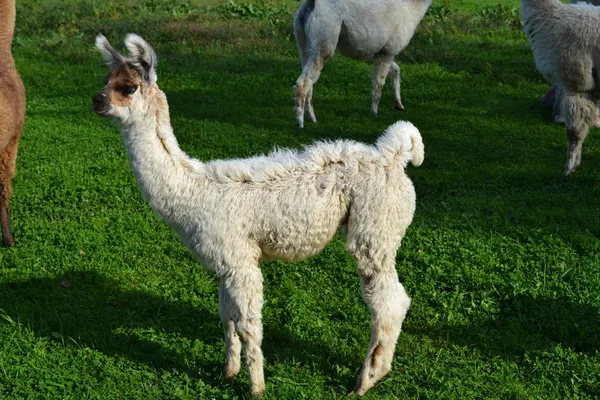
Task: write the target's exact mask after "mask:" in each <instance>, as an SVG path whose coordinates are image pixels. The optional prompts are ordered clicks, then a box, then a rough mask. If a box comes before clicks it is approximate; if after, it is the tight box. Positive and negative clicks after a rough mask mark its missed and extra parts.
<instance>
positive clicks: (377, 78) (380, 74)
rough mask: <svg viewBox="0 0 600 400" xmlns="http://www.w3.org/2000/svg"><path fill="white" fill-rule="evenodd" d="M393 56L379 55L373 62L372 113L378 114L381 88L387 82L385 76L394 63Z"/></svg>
mask: <svg viewBox="0 0 600 400" xmlns="http://www.w3.org/2000/svg"><path fill="white" fill-rule="evenodd" d="M392 62H393V58H392V57H389V56H379V57H376V58H375V61H374V62H373V75H372V80H373V91H372V96H371V113H372V114H373V115H377V111H378V107H379V100H380V99H381V89H382V88H383V85H384V84H385V78H386V76H387V74H388V71H389V70H390V66H391V65H392Z"/></svg>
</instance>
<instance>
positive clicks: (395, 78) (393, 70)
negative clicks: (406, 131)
mask: <svg viewBox="0 0 600 400" xmlns="http://www.w3.org/2000/svg"><path fill="white" fill-rule="evenodd" d="M388 76H389V77H390V78H391V81H392V89H393V90H394V99H395V100H396V101H395V103H394V108H396V109H397V110H400V111H404V110H405V108H404V106H403V105H402V99H401V98H400V81H401V78H400V66H399V65H398V64H396V63H395V62H392V65H391V67H390V72H388Z"/></svg>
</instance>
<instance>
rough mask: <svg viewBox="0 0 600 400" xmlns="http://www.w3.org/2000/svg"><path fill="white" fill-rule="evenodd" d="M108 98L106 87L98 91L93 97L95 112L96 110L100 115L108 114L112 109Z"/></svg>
mask: <svg viewBox="0 0 600 400" xmlns="http://www.w3.org/2000/svg"><path fill="white" fill-rule="evenodd" d="M108 100H109V98H108V95H107V94H106V91H105V90H104V89H102V90H100V91H99V92H98V93H96V95H95V96H94V98H93V99H92V102H93V109H94V112H96V114H98V115H106V114H107V113H108V110H109V109H110V105H109V101H108Z"/></svg>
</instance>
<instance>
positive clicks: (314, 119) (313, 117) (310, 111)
mask: <svg viewBox="0 0 600 400" xmlns="http://www.w3.org/2000/svg"><path fill="white" fill-rule="evenodd" d="M312 94H313V88H312V86H311V88H310V90H309V91H308V93H307V95H306V111H307V112H308V119H309V120H310V122H317V116H316V115H315V110H314V109H313V105H312Z"/></svg>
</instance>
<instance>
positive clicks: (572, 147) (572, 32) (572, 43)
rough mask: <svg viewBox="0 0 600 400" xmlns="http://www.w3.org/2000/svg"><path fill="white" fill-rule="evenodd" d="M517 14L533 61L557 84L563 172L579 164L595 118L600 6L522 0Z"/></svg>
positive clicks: (599, 89) (599, 64)
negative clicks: (564, 139) (564, 149)
mask: <svg viewBox="0 0 600 400" xmlns="http://www.w3.org/2000/svg"><path fill="white" fill-rule="evenodd" d="M521 16H522V18H523V27H524V29H525V34H526V35H527V37H528V39H529V43H530V45H531V49H532V50H533V56H534V58H535V65H536V67H537V69H538V70H539V71H540V73H541V74H542V75H543V76H544V78H545V79H546V80H547V81H548V82H550V83H552V84H554V85H556V86H557V92H559V91H561V92H563V93H560V92H559V93H558V98H559V99H560V100H559V102H560V103H559V106H560V107H561V111H562V115H564V119H565V123H566V125H567V137H568V140H569V146H568V154H567V164H566V165H565V169H564V170H563V174H565V175H568V174H571V173H573V172H575V170H576V169H577V167H578V166H579V165H580V164H581V150H582V146H583V141H584V140H585V138H586V137H587V135H588V133H589V131H590V128H591V127H593V126H595V125H596V124H597V123H598V114H597V107H596V102H597V99H598V98H600V85H599V83H600V82H599V79H598V68H600V28H599V27H600V7H597V6H594V5H591V4H563V3H561V2H560V1H558V0H521Z"/></svg>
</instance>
